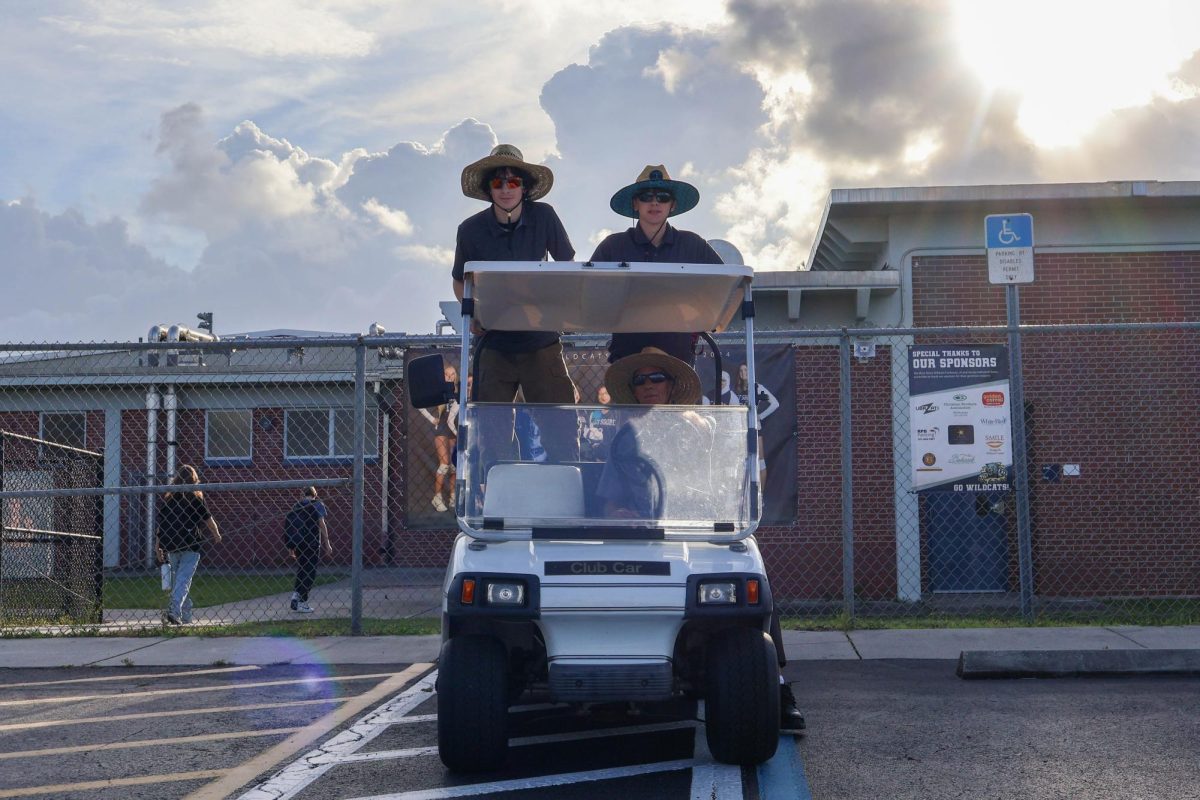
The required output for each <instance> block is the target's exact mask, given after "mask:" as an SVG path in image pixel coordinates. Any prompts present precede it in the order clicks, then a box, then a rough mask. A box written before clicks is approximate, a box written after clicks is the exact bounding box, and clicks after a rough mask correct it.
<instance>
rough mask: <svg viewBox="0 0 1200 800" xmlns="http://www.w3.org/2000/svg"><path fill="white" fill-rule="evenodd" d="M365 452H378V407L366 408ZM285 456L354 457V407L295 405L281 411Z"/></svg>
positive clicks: (290, 457)
mask: <svg viewBox="0 0 1200 800" xmlns="http://www.w3.org/2000/svg"><path fill="white" fill-rule="evenodd" d="M365 442H366V447H365V455H366V457H367V458H374V457H376V456H377V455H378V454H379V411H378V410H377V409H374V408H367V419H366V436H365ZM284 457H285V458H287V459H312V458H326V459H339V460H341V459H350V458H353V457H354V409H352V408H298V409H287V410H286V411H285V412H284Z"/></svg>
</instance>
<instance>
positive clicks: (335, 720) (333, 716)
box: [184, 664, 433, 800]
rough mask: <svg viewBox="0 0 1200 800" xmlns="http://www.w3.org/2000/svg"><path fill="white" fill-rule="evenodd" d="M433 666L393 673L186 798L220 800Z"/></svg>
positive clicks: (422, 666)
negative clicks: (367, 690) (368, 689)
mask: <svg viewBox="0 0 1200 800" xmlns="http://www.w3.org/2000/svg"><path fill="white" fill-rule="evenodd" d="M432 668H433V665H432V664H413V665H412V666H410V667H409V668H408V669H406V670H404V671H403V672H401V673H399V674H398V675H393V676H392V677H391V678H389V679H388V680H385V681H383V682H382V683H380V684H379V685H378V686H375V687H374V688H372V689H371V690H370V691H369V692H363V693H362V694H360V695H359V696H358V697H356V698H354V699H353V700H351V701H350V702H348V703H346V704H345V705H344V706H342V707H341V708H339V709H336V710H334V711H331V712H329V713H328V714H326V715H325V716H323V717H321V718H320V719H318V720H317V721H315V722H313V723H312V724H310V725H307V726H305V727H304V728H302V729H301V730H299V731H297V732H296V733H293V734H292V735H291V736H289V737H288V738H287V739H285V740H284V741H282V742H280V743H279V744H277V745H275V746H274V747H272V748H271V749H270V750H267V751H266V752H264V753H260V754H258V755H257V756H255V757H254V758H252V759H250V760H249V761H246V762H245V763H243V764H240V765H238V766H236V767H234V768H233V769H231V770H228V771H226V772H225V773H224V774H223V775H221V777H220V778H219V779H218V780H216V781H213V782H212V783H210V784H208V785H207V786H204V787H201V788H200V789H197V790H196V791H194V792H192V793H191V794H189V795H188V796H187V797H186V798H184V800H221V798H224V797H226V796H227V795H229V794H231V793H232V792H233V791H234V790H235V789H237V788H238V787H240V786H243V785H245V784H247V783H249V782H250V781H252V780H254V778H255V777H256V776H257V775H261V774H262V773H264V772H266V771H268V770H270V769H271V768H273V767H274V766H275V765H276V764H278V763H279V762H281V761H283V760H284V759H286V758H290V757H291V756H293V755H295V754H296V753H297V752H299V751H300V750H302V749H304V748H305V747H308V746H309V745H311V744H312V743H313V742H315V741H317V740H318V739H320V738H321V737H322V736H324V735H326V734H327V733H329V732H330V731H332V730H334V729H335V728H337V727H338V726H340V725H341V724H342V723H344V722H345V721H346V720H348V719H350V718H351V717H354V716H355V715H357V714H360V713H362V711H363V710H364V709H366V708H368V707H369V706H371V705H372V704H373V703H376V702H379V701H380V700H383V699H384V698H386V697H387V696H388V695H390V694H391V693H393V692H396V691H399V690H400V689H402V688H403V687H404V686H405V685H406V684H408V682H409V681H411V680H413V679H414V678H418V677H420V676H421V675H423V674H425V673H426V672H428V671H429V670H430V669H432Z"/></svg>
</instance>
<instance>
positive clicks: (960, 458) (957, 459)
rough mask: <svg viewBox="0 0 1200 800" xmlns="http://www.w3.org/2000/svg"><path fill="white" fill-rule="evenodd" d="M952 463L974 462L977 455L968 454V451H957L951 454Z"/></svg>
mask: <svg viewBox="0 0 1200 800" xmlns="http://www.w3.org/2000/svg"><path fill="white" fill-rule="evenodd" d="M950 463H951V464H974V463H975V456H972V455H967V454H966V453H955V454H954V455H952V456H950Z"/></svg>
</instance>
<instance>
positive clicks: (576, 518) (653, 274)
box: [456, 262, 761, 541]
mask: <svg viewBox="0 0 1200 800" xmlns="http://www.w3.org/2000/svg"><path fill="white" fill-rule="evenodd" d="M752 275H753V271H752V270H751V269H750V268H749V267H745V266H741V265H723V264H715V265H714V264H624V263H622V264H579V263H572V262H553V263H536V262H534V263H528V262H470V263H468V264H467V265H466V269H465V282H464V283H465V287H464V303H463V307H464V315H463V324H462V326H461V327H460V328H459V330H460V331H462V332H463V351H462V352H463V353H464V357H463V362H462V367H461V368H462V371H463V372H464V373H465V374H470V372H469V370H470V365H469V363H468V361H467V357H466V355H465V354H466V353H468V352H469V345H470V327H471V326H470V322H471V319H472V317H473V318H474V320H475V321H477V322H479V323H480V324H481V325H482V326H483V327H484V328H486V329H489V330H528V331H539V330H540V331H561V332H564V333H585V332H586V333H613V332H645V331H663V332H679V333H692V332H701V331H703V332H719V331H721V330H724V328H725V327H726V326H727V325H728V324H729V322H730V320H731V319H732V317H733V315H734V313H736V312H737V310H738V309H739V308H741V307H742V304H743V303H744V302H748V301H749V299H750V290H749V286H750V280H751V276H752ZM746 334H747V335H746V345H747V362H746V363H747V364H748V365H749V367H750V369H751V370H753V357H752V353H753V350H752V346H753V325H752V321H751V320H747V325H746ZM751 380H753V377H752V376H751ZM462 391H463V395H462V403H461V405H460V410H459V414H460V417H459V419H460V421H459V439H458V465H457V475H456V484H457V496H456V512H457V515H458V521H459V527H460V528H461V529H462V530H463V531H464V532H466V533H468V534H469V535H471V536H474V537H477V538H482V539H491V538H494V539H520V538H554V539H562V538H569V539H611V538H681V539H685V540H706V541H713V540H724V539H728V540H733V539H741V538H744V537H746V536H749V535H750V534H751V533H753V531H754V529H755V528H756V527H757V525H758V519H759V515H760V505H761V503H760V499H759V483H758V469H757V463H758V452H757V436H756V434H755V433H752V430H753V431H757V427H758V424H757V417H756V415H755V409H754V407H753V406H746V405H736V406H718V405H696V406H679V405H653V406H649V405H647V406H641V405H617V404H613V405H570V406H553V405H540V404H526V403H476V402H469V401H468V399H467V398H466V396H465V387H464V388H463V390H462ZM717 394H719V392H717ZM749 465H753V467H752V468H751V467H750V466H749Z"/></svg>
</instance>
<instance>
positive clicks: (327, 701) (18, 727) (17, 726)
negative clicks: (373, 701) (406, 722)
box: [0, 695, 357, 733]
mask: <svg viewBox="0 0 1200 800" xmlns="http://www.w3.org/2000/svg"><path fill="white" fill-rule="evenodd" d="M356 696H357V695H352V696H350V697H327V698H322V699H320V700H290V701H288V702H286V703H250V704H248V705H244V706H209V707H208V708H184V709H177V710H173V711H147V712H144V713H142V714H111V715H109V716H107V717H77V718H75V719H47V720H40V721H38V722H12V723H9V724H7V725H0V733H3V732H4V731H23V730H32V729H34V728H54V727H57V726H59V725H82V724H85V723H91V722H117V721H120V720H132V719H155V718H157V717H184V716H188V715H191V714H223V713H225V712H226V711H259V710H262V709H267V708H289V707H291V706H316V705H337V704H338V703H345V702H347V701H349V700H353V699H354V697H356Z"/></svg>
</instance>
